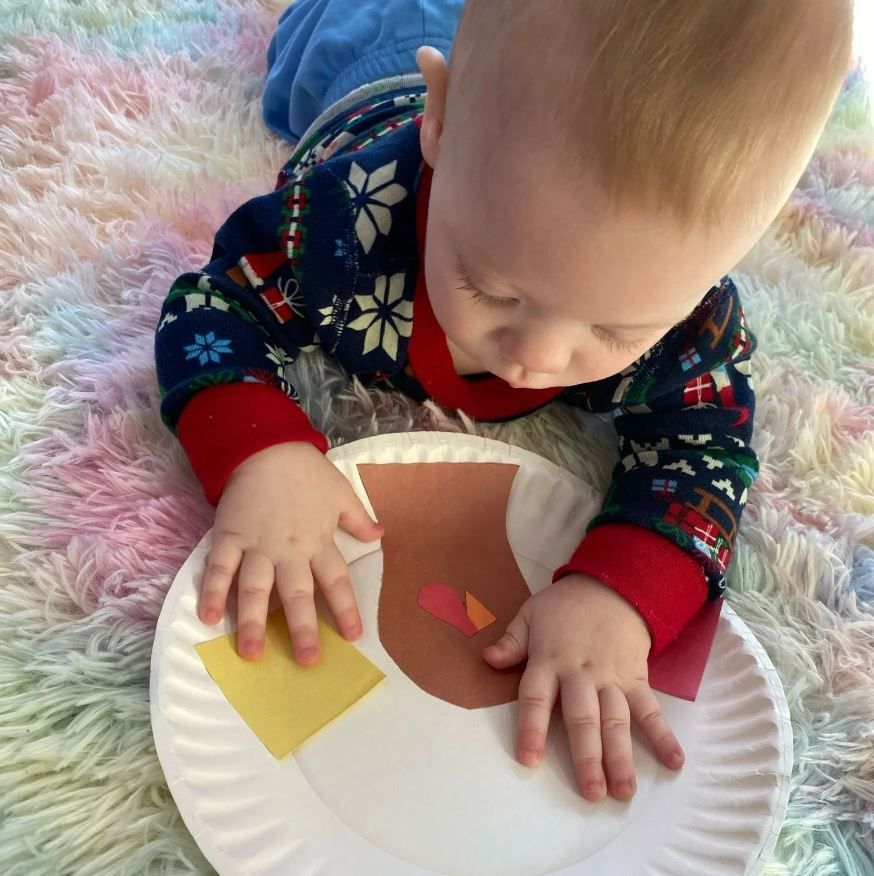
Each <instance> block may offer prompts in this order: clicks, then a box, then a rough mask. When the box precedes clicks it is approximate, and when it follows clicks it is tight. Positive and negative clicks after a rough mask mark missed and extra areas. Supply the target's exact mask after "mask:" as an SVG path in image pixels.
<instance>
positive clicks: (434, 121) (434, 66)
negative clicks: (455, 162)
mask: <svg viewBox="0 0 874 876" xmlns="http://www.w3.org/2000/svg"><path fill="white" fill-rule="evenodd" d="M416 62H417V63H418V65H419V69H420V70H421V71H422V75H423V76H424V77H425V85H426V86H427V88H428V94H427V95H426V97H425V117H424V118H423V119H422V134H421V140H422V156H423V157H424V159H425V161H427V162H428V164H430V165H431V167H434V166H435V165H436V163H437V156H438V154H439V152H440V138H441V137H442V135H443V119H444V117H445V115H446V91H447V88H448V85H449V69H448V68H447V66H446V59H445V58H444V57H443V55H442V54H441V53H440V52H438V51H437V49H434V48H432V47H431V46H422V47H421V48H420V49H419V50H418V51H417V52H416Z"/></svg>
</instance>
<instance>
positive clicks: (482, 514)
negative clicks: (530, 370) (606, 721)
mask: <svg viewBox="0 0 874 876" xmlns="http://www.w3.org/2000/svg"><path fill="white" fill-rule="evenodd" d="M358 470H359V473H360V475H361V479H362V482H363V484H364V487H365V489H366V491H367V495H368V498H369V499H370V502H371V504H372V505H373V508H374V511H375V513H376V516H377V519H378V520H379V521H380V523H381V524H382V525H383V526H384V527H385V536H384V537H383V539H382V545H381V547H382V552H383V574H382V581H381V582H374V586H377V587H379V610H378V625H379V638H380V642H381V644H382V646H383V647H384V648H385V650H386V652H387V653H388V654H389V656H390V657H391V658H392V659H393V660H394V661H395V662H396V663H397V665H398V666H399V667H400V669H401V670H402V671H403V672H404V673H405V674H406V675H407V676H408V677H409V678H410V680H412V681H413V682H414V683H415V684H417V685H418V686H419V687H420V688H421V689H422V690H424V691H426V692H427V693H429V694H431V695H432V696H435V697H438V698H440V699H443V700H445V701H446V702H449V703H452V704H454V705H456V706H460V707H462V708H467V709H478V708H483V707H488V706H494V705H499V704H502V703H508V702H512V701H513V700H515V699H516V698H517V696H518V688H519V680H520V678H521V676H522V672H523V671H524V664H523V665H520V666H517V667H513V668H511V669H506V670H496V669H494V668H492V667H491V666H490V665H489V664H488V663H486V662H485V660H484V658H483V656H482V651H483V648H485V647H486V646H487V645H490V644H493V643H494V642H495V641H497V640H498V639H499V638H500V637H501V636H502V635H503V633H504V631H505V630H506V628H507V626H508V624H509V623H510V621H511V620H512V619H513V617H514V616H515V615H516V613H517V612H518V610H519V609H520V608H521V606H522V604H523V603H524V602H525V600H526V599H528V597H529V596H530V595H531V594H530V591H529V589H528V585H527V584H526V583H525V579H524V578H523V576H522V573H521V572H520V570H519V567H518V565H517V564H516V560H515V557H514V556H513V552H512V550H511V548H510V545H509V542H508V540H507V532H506V518H507V506H508V502H509V498H510V490H511V487H512V484H513V479H514V478H515V476H516V472H517V466H515V465H510V464H504V463H454V462H443V463H398V464H381V465H376V464H367V465H359V466H358ZM721 606H722V602H721V600H720V601H719V602H716V603H707V604H705V605H704V607H703V608H702V609H701V610H700V611H699V612H698V614H697V615H696V616H695V617H694V618H693V619H692V621H691V623H690V624H689V625H688V627H687V628H686V629H685V630H684V632H683V633H682V635H680V637H679V638H678V639H677V640H675V641H674V642H673V643H672V644H671V645H670V646H668V648H666V649H665V650H664V651H663V652H662V654H660V655H659V656H658V657H656V658H650V660H649V679H650V685H651V687H653V688H654V689H656V690H660V691H662V692H665V693H669V694H672V695H674V696H678V697H681V698H683V699H687V700H694V699H695V697H696V695H697V692H698V689H699V686H700V683H701V677H702V675H703V673H704V668H705V666H706V663H707V657H708V655H709V654H710V649H711V646H712V642H713V637H714V635H715V632H716V625H717V622H718V620H719V613H720V609H721ZM319 638H320V641H321V657H320V660H319V662H318V663H317V664H316V665H315V666H313V667H308V668H303V667H300V666H299V665H298V664H297V663H296V662H295V661H294V657H293V652H292V649H291V641H290V638H289V634H288V629H287V626H286V623H285V618H284V616H283V612H282V609H279V610H277V611H274V612H272V613H271V614H270V615H269V616H268V626H267V640H266V644H265V650H264V655H263V657H262V658H261V660H259V661H248V660H244V659H243V658H241V657H239V656H238V655H237V652H236V634H234V633H232V634H230V635H228V636H222V637H219V638H217V639H214V640H212V641H210V642H204V643H202V644H200V645H198V646H197V650H198V652H199V654H200V656H201V658H202V660H203V662H204V665H205V666H206V668H207V670H208V672H209V673H210V675H211V676H212V677H213V679H214V680H215V681H216V683H217V684H218V685H219V687H220V688H221V689H222V692H223V693H224V695H225V697H226V698H227V699H228V701H229V702H230V703H231V705H232V706H233V707H234V708H235V709H236V710H237V712H238V713H239V714H240V715H241V717H242V718H243V720H244V721H245V722H246V723H247V724H248V725H249V727H250V728H251V729H252V730H253V731H254V732H255V734H256V735H257V736H258V738H259V739H261V741H262V742H263V743H264V744H265V745H266V746H267V748H268V749H269V750H270V751H271V752H272V753H273V754H274V755H275V756H276V757H284V756H285V755H286V754H288V753H290V752H293V751H294V750H295V749H296V748H298V747H299V746H300V745H301V744H302V743H303V742H304V741H305V740H306V739H308V738H309V737H310V736H311V735H312V734H313V733H315V732H317V731H318V730H319V729H321V728H322V727H324V726H325V725H326V724H327V723H328V722H329V721H331V720H333V719H334V718H336V717H337V716H338V715H340V714H341V713H342V712H343V711H345V710H346V709H348V708H349V707H350V706H352V705H353V704H354V703H355V702H357V701H358V700H359V699H360V698H361V697H362V696H364V695H365V694H366V693H367V692H368V691H369V690H370V689H371V688H372V687H373V686H374V685H375V684H377V682H379V681H380V679H381V678H383V677H384V676H383V673H382V672H381V671H380V670H379V669H378V668H377V667H376V666H375V665H374V664H373V663H371V662H370V661H369V660H368V659H367V658H366V657H364V656H363V655H362V654H361V653H360V652H359V651H358V650H357V649H356V648H355V646H354V645H352V644H351V643H349V642H347V641H346V640H345V639H343V638H342V637H341V636H340V635H339V634H338V633H336V632H335V631H334V629H333V628H332V627H331V626H330V625H329V624H327V623H326V622H325V621H324V620H323V619H321V618H320V619H319Z"/></svg>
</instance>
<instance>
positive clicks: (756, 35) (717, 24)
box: [419, 0, 852, 388]
mask: <svg viewBox="0 0 874 876" xmlns="http://www.w3.org/2000/svg"><path fill="white" fill-rule="evenodd" d="M851 46H852V0H792V2H788V3H787V2H786V0H467V4H466V5H465V8H464V13H463V15H462V19H461V23H460V25H459V28H458V33H457V35H456V40H455V43H454V46H453V50H452V59H451V65H450V66H451V69H450V70H447V68H446V66H445V64H444V61H443V59H442V57H441V56H440V55H439V53H437V52H436V51H435V50H433V49H421V50H420V52H419V63H420V66H421V68H422V72H423V73H424V75H425V79H426V83H427V86H428V97H427V100H426V110H425V118H424V121H423V125H422V151H423V154H424V156H425V160H426V161H427V162H428V163H429V164H430V165H431V166H432V167H433V168H434V176H433V182H432V189H431V201H430V207H429V213H428V236H427V246H426V259H425V271H426V280H427V284H428V289H429V293H430V298H431V301H432V306H433V308H434V312H435V315H436V317H437V319H438V321H439V322H440V324H441V326H442V327H443V330H444V331H445V333H446V335H447V338H448V340H449V343H450V349H451V350H452V351H453V354H454V355H455V356H456V357H457V358H458V359H460V360H466V361H468V362H470V363H472V367H474V368H475V370H483V371H491V372H493V373H495V374H497V375H499V376H500V377H503V378H504V379H505V380H508V381H509V382H510V383H512V384H514V385H518V386H526V387H534V388H541V387H548V386H569V385H573V384H576V383H585V382H588V381H592V380H599V379H601V378H604V377H608V376H610V375H612V374H615V373H617V372H618V371H621V370H622V369H623V368H625V367H626V366H627V365H629V364H630V363H631V362H633V361H635V360H636V359H637V358H639V357H640V356H641V355H642V354H643V353H644V352H646V350H647V349H649V348H650V347H651V346H653V344H655V343H656V342H657V341H658V340H659V339H660V338H661V337H662V336H663V335H665V334H666V333H667V332H668V331H669V330H670V329H671V327H672V326H674V325H675V324H676V323H678V322H680V321H682V320H683V319H685V318H686V317H687V316H688V315H689V314H690V313H691V312H692V310H693V309H694V307H695V306H696V304H697V303H698V302H699V301H700V300H701V299H702V298H703V297H704V295H705V294H706V292H707V291H708V289H710V287H711V286H713V285H715V284H717V283H718V282H719V280H720V279H721V278H722V277H723V276H724V275H725V274H727V273H728V272H729V271H731V270H732V269H733V268H734V267H735V266H736V264H737V263H738V262H739V261H740V260H741V258H742V257H743V256H744V255H745V253H746V252H747V251H748V250H749V249H750V248H751V247H752V246H753V244H754V243H755V242H756V241H757V240H758V239H759V238H760V237H761V235H762V234H763V233H764V231H765V230H766V229H767V227H768V225H769V224H770V223H771V222H772V221H773V219H774V218H775V217H776V215H777V213H778V212H779V211H780V209H781V207H782V206H783V204H784V203H785V202H786V200H787V198H788V197H789V195H790V194H791V192H792V189H793V188H794V186H795V185H796V183H797V182H798V180H799V177H800V176H801V174H802V172H803V171H804V169H805V167H806V165H807V163H808V161H809V160H810V157H811V155H812V153H813V151H814V148H815V146H816V143H817V141H818V139H819V137H820V135H821V133H822V129H823V127H824V126H825V123H826V121H827V120H828V116H829V113H830V111H831V109H832V106H833V104H834V102H835V100H836V98H837V96H838V94H839V91H840V88H841V85H842V83H843V81H844V77H845V75H846V73H847V72H848V68H849V63H850V58H851Z"/></svg>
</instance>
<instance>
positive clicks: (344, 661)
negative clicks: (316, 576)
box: [195, 608, 385, 757]
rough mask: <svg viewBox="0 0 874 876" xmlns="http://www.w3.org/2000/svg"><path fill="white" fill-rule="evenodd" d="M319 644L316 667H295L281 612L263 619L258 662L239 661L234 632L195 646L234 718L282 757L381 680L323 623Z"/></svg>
mask: <svg viewBox="0 0 874 876" xmlns="http://www.w3.org/2000/svg"><path fill="white" fill-rule="evenodd" d="M319 643H320V657H319V662H318V663H317V664H316V665H315V666H310V667H302V666H299V665H298V664H297V663H296V662H295V660H294V653H293V651H292V649H291V637H290V636H289V634H288V627H287V625H286V622H285V615H284V613H283V610H282V609H281V608H280V609H277V610H276V611H273V612H271V613H270V614H269V615H268V616H267V635H266V639H265V643H264V654H263V656H262V657H261V659H260V660H257V661H253V660H244V659H243V658H242V657H240V656H239V655H238V654H237V634H236V633H229V634H228V635H226V636H221V637H219V638H217V639H211V640H210V641H208V642H201V643H200V644H199V645H196V646H195V647H196V648H197V653H198V654H200V659H201V660H202V661H203V665H204V666H205V667H206V671H207V672H209V674H210V675H211V676H212V678H213V680H214V681H215V683H216V684H217V685H218V686H219V687H220V688H221V691H222V693H223V694H224V695H225V697H226V698H227V700H228V702H229V703H230V704H231V705H232V706H233V707H234V709H236V711H237V713H238V714H239V716H240V717H241V718H242V719H243V720H244V721H245V722H246V723H247V724H248V725H249V727H250V728H251V729H252V731H253V732H254V733H255V735H256V736H257V737H258V738H259V739H260V740H261V741H262V742H263V743H264V745H265V746H267V748H268V749H269V751H270V752H271V754H273V756H274V757H285V755H287V754H289V753H290V752H292V751H294V750H295V749H297V748H299V747H300V746H301V745H302V744H303V743H304V742H305V741H306V740H307V739H309V737H310V736H312V735H313V734H314V733H315V732H317V731H318V730H321V729H322V727H324V726H325V725H326V724H328V723H329V722H330V721H333V720H334V718H336V717H337V716H338V715H340V714H342V713H343V712H345V711H346V709H348V708H349V706H351V705H352V704H353V703H356V702H357V701H358V700H360V699H361V697H363V696H364V695H365V694H366V693H367V692H368V691H369V690H370V689H371V688H373V687H374V686H375V685H376V684H377V683H378V682H379V681H381V680H382V679H383V678H385V674H384V673H383V672H381V671H380V670H379V669H378V668H377V667H376V666H374V665H373V663H371V662H370V660H368V659H367V658H366V657H365V656H364V655H363V654H362V653H361V652H360V651H359V650H358V649H357V648H356V647H355V646H354V645H352V644H351V643H350V642H347V641H346V640H345V639H344V638H343V637H342V636H340V634H339V633H337V632H336V631H335V630H334V628H333V627H331V626H330V625H329V624H328V623H326V622H325V621H324V620H322V618H319Z"/></svg>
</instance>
